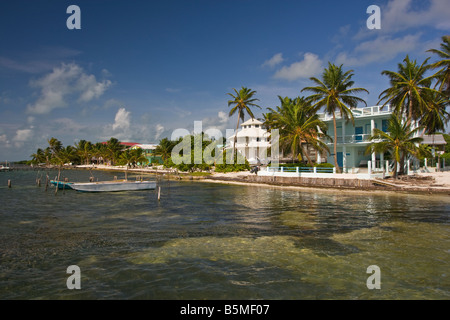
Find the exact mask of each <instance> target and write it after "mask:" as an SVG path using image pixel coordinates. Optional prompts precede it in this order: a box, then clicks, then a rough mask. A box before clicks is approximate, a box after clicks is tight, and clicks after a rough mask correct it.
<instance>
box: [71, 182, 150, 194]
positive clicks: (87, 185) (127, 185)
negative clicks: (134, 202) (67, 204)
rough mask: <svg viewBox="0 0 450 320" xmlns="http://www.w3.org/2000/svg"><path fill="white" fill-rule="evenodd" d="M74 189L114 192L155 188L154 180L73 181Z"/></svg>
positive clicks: (72, 186)
mask: <svg viewBox="0 0 450 320" xmlns="http://www.w3.org/2000/svg"><path fill="white" fill-rule="evenodd" d="M70 187H71V188H72V189H74V190H77V191H81V192H114V191H137V190H151V189H155V188H156V182H154V181H127V180H122V181H120V180H114V181H100V182H83V183H82V182H80V183H77V182H74V183H72V184H71V185H70Z"/></svg>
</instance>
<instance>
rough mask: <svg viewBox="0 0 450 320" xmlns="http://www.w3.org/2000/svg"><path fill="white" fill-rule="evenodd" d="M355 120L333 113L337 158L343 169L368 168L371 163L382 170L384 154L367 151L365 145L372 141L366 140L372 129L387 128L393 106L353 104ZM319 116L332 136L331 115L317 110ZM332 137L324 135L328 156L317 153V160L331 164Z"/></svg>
mask: <svg viewBox="0 0 450 320" xmlns="http://www.w3.org/2000/svg"><path fill="white" fill-rule="evenodd" d="M352 113H353V118H354V120H355V122H354V124H353V123H352V121H351V120H348V121H347V120H345V119H344V118H342V117H341V116H340V114H339V113H337V114H336V124H337V137H336V139H337V161H338V165H339V167H340V168H342V171H343V172H346V173H358V172H361V171H364V170H367V166H368V164H369V161H370V164H371V167H372V170H373V171H378V170H380V171H382V170H383V166H385V159H384V154H382V153H380V154H376V153H372V154H369V155H367V154H366V148H367V146H368V145H369V144H370V143H371V142H372V141H370V140H369V137H370V136H371V134H372V132H373V129H375V128H377V129H381V130H382V131H384V132H387V129H388V122H389V118H390V117H391V114H392V109H391V107H390V106H389V105H386V106H385V107H384V108H382V107H381V106H373V107H366V108H356V109H353V110H352ZM319 117H320V119H321V120H322V121H324V122H325V123H326V124H327V125H328V130H327V133H328V135H329V136H330V137H331V138H332V139H334V126H333V117H332V116H331V115H328V114H326V113H321V114H319ZM333 141H334V140H329V139H326V141H325V142H326V143H327V145H328V147H329V149H330V153H329V154H328V157H327V159H322V158H321V156H320V154H319V159H318V162H319V163H320V162H328V163H331V164H334V146H333Z"/></svg>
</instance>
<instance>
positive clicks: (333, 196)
mask: <svg viewBox="0 0 450 320" xmlns="http://www.w3.org/2000/svg"><path fill="white" fill-rule="evenodd" d="M46 173H47V172H45V171H41V172H38V171H14V172H2V173H0V244H1V246H0V299H286V300H289V299H449V298H450V282H449V277H448V270H449V268H448V266H449V262H450V239H449V234H450V233H449V231H450V225H449V213H450V196H449V195H428V194H424V195H418V194H412V195H406V194H387V193H377V194H371V193H368V192H364V193H355V192H342V191H325V190H323V191H317V190H314V191H313V190H308V189H305V190H300V189H299V190H290V189H289V190H288V189H281V188H274V187H256V186H237V185H222V184H216V183H204V182H195V181H194V182H185V181H182V182H181V181H167V180H160V181H158V183H159V185H160V186H161V188H162V195H161V201H160V202H158V201H157V195H156V192H155V191H138V192H118V193H104V194H91V193H78V192H76V191H73V190H72V191H69V190H66V191H61V190H59V191H58V193H57V194H56V195H55V192H54V191H55V190H54V189H53V188H49V189H48V191H45V187H44V186H41V187H37V186H36V185H35V180H36V177H38V176H39V177H41V178H42V181H43V184H44V183H45V174H46ZM56 174H57V173H56V172H55V171H52V172H49V176H50V177H52V178H53V177H55V176H56ZM63 175H64V176H66V177H69V179H70V180H71V181H87V180H88V178H89V172H88V171H75V170H67V171H63ZM94 175H95V177H96V178H98V179H99V180H109V179H113V177H114V176H119V178H122V177H123V173H117V172H112V173H108V172H94ZM129 177H130V178H133V177H132V176H131V175H129ZM149 178H150V179H155V176H149ZM8 179H11V180H12V185H13V187H12V188H11V189H8V188H7V180H8ZM70 265H78V266H79V267H80V269H81V290H69V289H68V288H67V286H66V280H67V279H68V277H69V276H70V275H69V274H67V273H66V269H67V267H68V266H70ZM370 265H377V266H379V268H380V271H381V289H379V290H377V289H374V290H369V289H368V288H367V286H366V281H367V278H368V277H369V276H370V274H368V273H366V270H367V267H368V266H370Z"/></svg>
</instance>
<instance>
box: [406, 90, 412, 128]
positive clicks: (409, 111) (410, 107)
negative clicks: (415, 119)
mask: <svg viewBox="0 0 450 320" xmlns="http://www.w3.org/2000/svg"><path fill="white" fill-rule="evenodd" d="M412 106H413V101H412V98H411V91H409V110H408V120H407V125H408V126H410V125H411V121H412Z"/></svg>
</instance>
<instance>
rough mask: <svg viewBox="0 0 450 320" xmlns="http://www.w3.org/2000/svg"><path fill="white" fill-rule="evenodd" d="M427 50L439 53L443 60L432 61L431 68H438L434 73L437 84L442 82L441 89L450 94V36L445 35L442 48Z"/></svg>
mask: <svg viewBox="0 0 450 320" xmlns="http://www.w3.org/2000/svg"><path fill="white" fill-rule="evenodd" d="M427 52H432V53H435V54H437V55H438V56H439V57H440V58H441V60H439V61H437V62H435V63H432V64H431V68H433V69H438V68H441V69H440V70H438V72H437V73H436V74H435V75H434V77H436V79H437V80H438V82H437V84H440V86H439V90H441V91H442V92H443V93H445V94H446V95H447V97H449V96H450V36H443V37H442V43H441V50H438V49H430V50H428V51H427Z"/></svg>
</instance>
